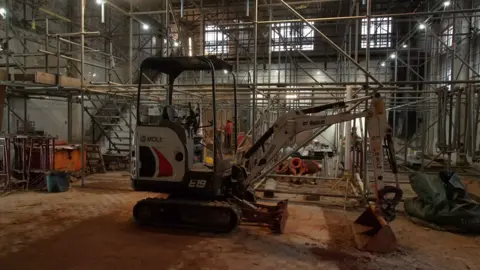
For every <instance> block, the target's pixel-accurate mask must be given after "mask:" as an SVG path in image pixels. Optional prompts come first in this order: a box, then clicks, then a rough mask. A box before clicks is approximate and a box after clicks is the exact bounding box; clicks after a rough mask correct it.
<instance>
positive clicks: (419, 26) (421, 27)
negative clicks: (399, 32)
mask: <svg viewBox="0 0 480 270" xmlns="http://www.w3.org/2000/svg"><path fill="white" fill-rule="evenodd" d="M425 27H427V26H426V25H425V24H424V23H421V24H419V25H418V29H421V30H423V29H425Z"/></svg>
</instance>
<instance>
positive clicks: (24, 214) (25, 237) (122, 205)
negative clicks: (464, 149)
mask: <svg viewBox="0 0 480 270" xmlns="http://www.w3.org/2000/svg"><path fill="white" fill-rule="evenodd" d="M101 178H102V181H90V180H88V181H87V185H86V186H87V187H86V188H80V187H74V188H73V189H72V190H71V191H69V192H66V193H61V194H42V193H35V192H27V193H15V194H11V195H8V196H5V197H0V269H7V270H15V269H37V270H38V269H49V270H50V269H52V270H54V269H61V270H68V269H92V270H95V269H142V270H148V269H156V270H162V269H169V270H170V269H171V270H173V269H175V270H195V269H205V270H206V269H209V270H215V269H232V270H236V269H238V270H244V269H249V270H256V269H259V270H260V269H266V270H268V269H478V265H480V256H478V250H480V237H471V236H463V235H456V234H451V233H445V232H439V231H434V230H429V229H425V228H423V227H420V226H417V225H414V224H412V223H411V222H410V221H408V220H407V219H406V218H404V217H403V216H400V217H398V218H397V220H395V221H394V222H393V223H392V227H393V229H394V231H395V233H396V235H397V237H398V241H399V243H400V246H399V248H398V250H397V251H396V252H394V253H391V254H387V255H381V254H371V253H367V252H360V251H357V250H356V249H355V248H354V246H353V241H352V235H351V233H350V229H349V226H348V222H347V220H346V219H354V218H355V217H356V216H357V215H358V213H355V212H347V213H346V214H344V213H343V212H342V211H341V210H338V209H329V208H325V207H323V208H320V207H317V206H304V205H291V207H290V218H289V220H288V223H287V232H286V233H285V234H283V235H280V236H277V235H272V234H270V233H269V231H268V230H266V229H264V228H258V227H245V226H244V227H241V228H240V229H238V230H237V231H236V232H235V233H233V234H231V235H228V236H212V235H185V234H183V235H182V234H178V233H165V232H160V231H158V230H154V229H144V228H139V227H137V226H135V225H134V224H133V222H132V220H131V208H132V207H133V205H134V204H135V202H136V201H137V200H139V199H141V198H144V197H146V196H148V195H149V194H146V193H135V192H131V191H129V188H128V183H127V182H126V181H124V180H122V179H124V178H122V177H121V175H120V174H118V173H117V174H113V175H112V174H108V175H103V176H102V177H101ZM471 185H474V186H478V185H476V183H474V184H471ZM479 190H480V189H479Z"/></svg>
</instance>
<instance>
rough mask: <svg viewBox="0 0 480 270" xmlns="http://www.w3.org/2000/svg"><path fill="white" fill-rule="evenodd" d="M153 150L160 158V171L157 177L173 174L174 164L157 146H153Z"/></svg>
mask: <svg viewBox="0 0 480 270" xmlns="http://www.w3.org/2000/svg"><path fill="white" fill-rule="evenodd" d="M152 149H153V152H154V153H155V155H156V156H157V158H158V173H157V177H159V176H160V177H163V176H172V175H173V166H172V164H171V163H170V162H169V161H168V159H167V158H165V156H164V155H163V154H162V152H160V151H159V150H158V149H157V148H155V147H152Z"/></svg>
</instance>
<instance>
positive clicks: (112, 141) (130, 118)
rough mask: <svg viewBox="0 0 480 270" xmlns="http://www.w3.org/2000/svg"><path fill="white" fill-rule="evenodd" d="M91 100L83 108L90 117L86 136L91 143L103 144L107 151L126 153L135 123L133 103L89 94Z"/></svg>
mask: <svg viewBox="0 0 480 270" xmlns="http://www.w3.org/2000/svg"><path fill="white" fill-rule="evenodd" d="M89 98H90V100H91V101H92V102H91V103H90V104H89V105H90V106H85V107H84V110H85V112H86V114H87V115H88V117H89V118H90V119H91V125H90V127H89V128H88V129H87V131H86V137H87V138H88V139H89V142H90V143H92V144H100V145H102V146H105V148H106V151H107V152H108V153H117V154H127V153H128V152H129V151H130V144H131V139H132V136H133V131H134V128H133V127H132V123H135V121H136V116H135V113H134V111H135V109H134V103H133V102H132V101H131V100H128V99H120V98H118V97H110V96H109V97H107V99H101V98H100V97H98V95H90V96H89Z"/></svg>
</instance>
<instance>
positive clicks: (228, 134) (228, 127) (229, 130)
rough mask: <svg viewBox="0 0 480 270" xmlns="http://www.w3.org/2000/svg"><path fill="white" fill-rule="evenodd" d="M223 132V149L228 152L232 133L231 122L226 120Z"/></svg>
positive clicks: (230, 146)
mask: <svg viewBox="0 0 480 270" xmlns="http://www.w3.org/2000/svg"><path fill="white" fill-rule="evenodd" d="M224 131H225V148H227V149H228V150H229V151H230V150H231V149H232V133H233V124H232V121H230V120H227V124H226V125H225V128H224Z"/></svg>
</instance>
